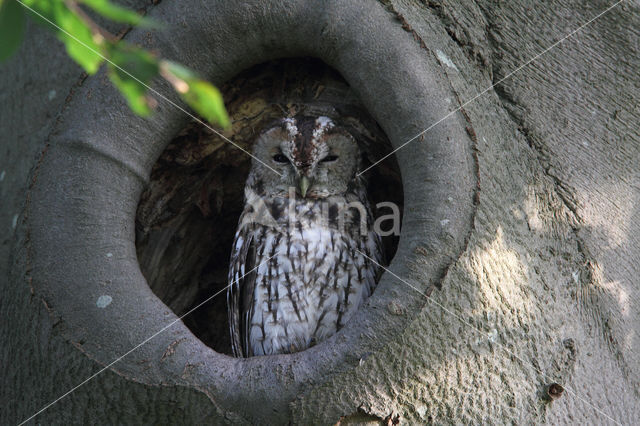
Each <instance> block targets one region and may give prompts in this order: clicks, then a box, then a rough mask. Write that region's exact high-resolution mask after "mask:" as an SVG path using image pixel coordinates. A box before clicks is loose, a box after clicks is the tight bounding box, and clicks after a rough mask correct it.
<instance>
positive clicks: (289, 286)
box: [227, 117, 384, 357]
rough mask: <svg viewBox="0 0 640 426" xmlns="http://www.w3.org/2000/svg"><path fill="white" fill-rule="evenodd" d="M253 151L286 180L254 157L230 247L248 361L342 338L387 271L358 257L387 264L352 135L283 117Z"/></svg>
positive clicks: (235, 340) (240, 344)
mask: <svg viewBox="0 0 640 426" xmlns="http://www.w3.org/2000/svg"><path fill="white" fill-rule="evenodd" d="M254 155H255V156H256V157H257V158H258V159H260V160H261V161H263V162H265V163H267V164H268V165H270V166H272V167H273V168H274V169H276V170H278V171H279V172H280V173H281V174H282V176H278V175H277V174H275V173H274V172H273V171H272V170H269V169H268V168H267V167H265V166H264V165H263V164H261V163H260V162H258V161H255V160H254V162H253V165H252V169H251V172H250V174H249V178H248V179H247V183H246V186H245V208H244V211H243V213H242V215H241V217H240V221H239V224H238V230H237V232H236V237H235V241H234V244H233V248H232V253H231V262H230V269H229V282H230V284H231V285H230V287H229V290H228V293H227V302H228V305H229V323H230V329H231V340H232V345H233V352H234V354H235V355H236V356H245V357H246V356H254V355H268V354H277V353H292V352H297V351H300V350H303V349H306V348H308V347H309V346H311V345H313V344H315V343H317V342H320V341H322V340H324V339H326V338H327V337H329V336H331V335H332V334H334V333H335V332H336V331H337V330H339V329H340V328H342V327H343V326H344V325H345V324H346V322H347V321H348V320H349V318H351V316H352V315H353V313H354V312H355V311H356V310H357V309H358V307H359V306H360V305H361V304H362V303H363V301H364V300H365V299H366V298H367V297H368V296H369V295H370V294H371V292H372V291H373V289H374V287H375V285H376V282H377V278H378V275H379V272H380V268H379V267H378V266H377V265H376V264H375V263H374V262H371V261H370V260H369V259H367V257H366V256H363V255H362V254H361V253H360V252H362V253H364V254H366V255H367V256H369V257H371V258H373V259H375V260H376V262H378V263H383V261H384V255H383V250H382V245H381V241H380V237H379V236H378V235H377V234H376V233H375V232H374V231H373V218H372V214H371V210H370V208H369V203H368V200H367V197H366V189H365V185H364V182H363V180H362V178H359V177H356V172H357V170H358V168H359V165H360V152H359V149H358V146H357V144H356V142H355V140H354V139H353V137H352V136H351V135H350V134H349V133H348V132H347V130H346V129H344V128H342V127H341V126H339V125H336V124H335V123H334V122H333V121H331V120H330V119H328V118H326V117H318V118H311V117H297V118H288V119H284V120H281V121H280V122H278V123H276V124H275V125H274V126H273V127H270V128H269V129H267V130H266V131H265V132H263V133H262V134H261V135H260V136H259V137H258V140H257V141H256V144H255V147H254ZM296 188H297V189H296ZM296 192H297V193H296ZM303 196H304V197H303ZM350 203H352V204H350ZM348 206H352V207H351V208H349V207H348ZM361 215H362V216H363V217H364V224H365V226H364V229H361V228H362V226H361V221H360V217H361ZM254 268H255V270H254ZM252 270H253V271H252ZM245 274H246V275H245Z"/></svg>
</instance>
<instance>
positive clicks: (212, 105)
mask: <svg viewBox="0 0 640 426" xmlns="http://www.w3.org/2000/svg"><path fill="white" fill-rule="evenodd" d="M187 84H188V85H189V90H188V91H187V92H186V93H181V96H182V98H183V99H184V100H185V102H186V103H187V104H189V106H190V107H191V108H193V109H194V110H195V111H196V112H197V113H198V114H200V115H201V116H203V117H204V118H205V119H207V121H209V122H211V123H218V124H220V125H221V126H222V127H225V128H228V127H229V126H230V125H231V122H230V121H229V116H228V115H227V110H226V109H225V108H224V101H223V100H222V94H221V93H220V91H219V90H218V89H216V88H215V87H214V86H213V85H212V84H211V83H209V82H208V81H204V80H190V81H188V82H187Z"/></svg>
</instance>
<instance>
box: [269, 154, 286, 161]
mask: <svg viewBox="0 0 640 426" xmlns="http://www.w3.org/2000/svg"><path fill="white" fill-rule="evenodd" d="M273 161H275V162H276V163H288V162H289V159H288V158H287V157H286V156H285V155H284V154H276V155H274V156H273Z"/></svg>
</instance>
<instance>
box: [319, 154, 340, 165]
mask: <svg viewBox="0 0 640 426" xmlns="http://www.w3.org/2000/svg"><path fill="white" fill-rule="evenodd" d="M337 159H338V156H337V155H327V156H326V157H324V158H323V159H322V160H320V162H321V163H332V162H334V161H336V160H337Z"/></svg>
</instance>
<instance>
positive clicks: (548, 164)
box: [0, 1, 640, 424]
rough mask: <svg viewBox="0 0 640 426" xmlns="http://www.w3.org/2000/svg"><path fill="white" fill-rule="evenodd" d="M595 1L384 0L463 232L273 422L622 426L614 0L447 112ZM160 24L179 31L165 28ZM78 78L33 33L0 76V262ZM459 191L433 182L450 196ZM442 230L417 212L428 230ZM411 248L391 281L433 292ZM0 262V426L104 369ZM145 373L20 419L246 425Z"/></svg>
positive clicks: (624, 60) (629, 33)
mask: <svg viewBox="0 0 640 426" xmlns="http://www.w3.org/2000/svg"><path fill="white" fill-rule="evenodd" d="M165 3H166V2H165ZM608 5H609V3H604V2H603V3H601V4H600V3H598V4H591V3H589V4H587V3H586V2H585V3H584V4H582V3H579V2H576V3H575V4H571V5H561V4H559V3H558V4H555V3H554V4H552V5H548V6H547V7H546V8H544V9H543V10H533V9H530V8H529V5H528V3H527V2H509V3H508V4H505V3H493V2H461V3H456V4H454V5H449V4H446V3H445V4H440V3H438V2H430V3H429V5H424V4H422V3H419V2H413V1H397V2H390V3H388V4H386V5H385V7H386V8H387V12H385V13H388V14H389V15H390V16H395V18H396V21H397V22H396V25H397V26H398V27H399V28H403V29H404V30H405V31H406V37H408V38H410V39H412V40H414V42H415V45H416V46H417V47H419V49H421V51H422V52H423V55H424V56H425V61H429V62H432V63H434V64H438V65H439V68H434V69H436V70H437V71H436V72H437V73H438V75H437V76H436V77H437V79H438V80H439V81H441V82H443V84H445V85H446V86H445V87H443V91H445V92H447V93H451V95H449V96H447V97H446V98H445V99H441V100H438V101H439V102H446V103H447V104H450V110H453V109H455V108H457V107H458V106H459V105H461V104H464V111H465V113H464V116H465V121H466V127H467V129H466V130H467V133H468V136H465V137H468V138H470V139H472V140H475V149H476V152H477V164H478V177H479V185H480V193H479V197H478V200H477V205H476V209H475V219H474V223H473V232H472V234H471V236H470V238H469V240H468V244H467V246H466V249H465V250H464V252H463V253H462V254H461V255H460V256H459V257H456V258H454V259H452V263H451V266H450V267H449V269H448V270H447V272H446V275H445V276H444V277H443V278H442V279H441V289H438V290H435V291H434V292H433V293H432V294H431V298H430V299H429V300H428V301H426V302H424V303H423V304H419V305H415V304H414V305H411V306H408V307H406V306H402V305H397V304H395V303H389V304H388V305H386V306H382V308H383V309H380V310H379V312H378V315H380V316H385V317H397V318H396V319H395V320H393V321H394V322H395V323H398V322H401V323H403V324H405V325H403V327H402V329H401V330H400V332H399V333H397V334H393V335H384V336H373V337H372V338H371V340H372V341H376V339H378V340H380V341H381V342H382V343H383V344H382V345H381V346H379V347H377V348H375V349H374V350H372V351H371V352H370V353H367V354H366V355H367V356H366V357H362V359H361V360H360V359H355V360H353V362H351V363H349V362H347V365H346V366H345V367H344V368H340V369H339V371H336V372H334V373H333V374H328V375H327V376H326V377H325V378H324V380H323V381H321V382H319V381H316V382H312V383H306V384H302V385H301V387H299V388H296V389H298V390H299V392H297V395H296V397H295V398H292V399H291V402H290V403H289V404H288V405H287V406H286V408H285V411H284V412H279V413H274V414H273V419H276V420H280V421H282V420H283V419H290V420H291V421H293V422H294V423H297V422H322V423H330V422H336V421H338V420H339V419H340V418H341V417H343V416H349V415H351V414H355V413H359V414H357V415H358V416H360V419H364V418H365V417H367V416H369V417H368V418H369V419H370V420H374V419H376V418H377V419H385V418H388V417H389V416H391V418H395V416H396V415H399V417H400V419H402V420H405V421H409V422H418V421H420V422H428V421H432V422H435V423H450V422H452V423H461V422H462V423H467V422H471V423H477V422H485V423H508V422H518V423H530V422H536V423H539V422H549V423H565V422H570V423H571V422H576V423H585V422H586V423H607V422H612V420H611V419H610V418H612V419H615V420H616V421H618V422H621V423H625V424H631V423H633V422H634V420H637V419H638V418H639V417H640V412H639V408H638V407H639V406H640V404H639V403H638V402H639V401H638V399H639V397H638V392H639V383H638V371H640V370H639V367H640V365H638V357H637V355H635V350H636V349H637V347H638V342H637V339H638V337H637V328H638V324H639V321H638V319H639V308H638V296H639V290H638V276H640V270H639V269H640V267H639V266H638V265H639V261H640V249H639V247H638V240H637V235H638V227H639V225H638V223H639V219H640V217H639V216H640V215H639V214H638V207H637V206H638V200H639V198H640V195H639V189H638V188H639V187H640V177H639V175H638V164H640V161H639V160H640V155H639V154H640V152H639V138H638V132H637V130H636V129H634V125H635V123H637V122H638V118H640V117H638V116H639V115H640V111H639V110H638V109H637V103H638V99H639V98H640V96H639V89H638V85H639V83H638V76H637V69H639V65H640V63H639V59H638V58H639V55H638V53H639V52H638V51H639V43H638V41H639V37H638V32H637V31H638V30H637V28H639V27H640V26H639V25H638V24H639V22H638V21H639V18H638V14H637V13H638V6H637V5H634V4H631V3H628V2H624V3H623V4H621V5H620V6H618V7H616V8H615V9H614V10H612V11H611V12H610V13H608V14H607V15H605V16H603V17H602V18H601V19H600V20H598V21H596V22H595V23H594V24H593V25H591V26H589V27H587V28H585V29H584V30H583V31H581V32H580V33H579V34H577V35H576V36H575V37H573V38H571V39H569V40H567V41H565V42H563V43H562V44H560V45H559V46H558V48H557V49H554V50H552V51H550V52H549V53H547V54H545V55H544V56H542V57H541V58H540V60H539V61H536V62H535V63H534V64H532V66H530V67H525V68H523V69H521V70H519V71H518V72H517V73H516V74H515V75H513V76H512V77H509V78H508V79H506V80H505V81H503V82H500V84H499V85H498V86H496V88H495V89H491V90H489V91H488V93H486V94H484V95H483V96H480V97H478V98H477V99H475V100H474V101H473V102H470V103H468V104H465V102H466V101H467V100H470V99H472V98H474V97H475V96H476V94H478V93H480V92H481V91H483V90H484V89H486V88H487V87H489V86H490V85H491V84H492V83H495V82H498V81H500V79H501V78H502V77H504V76H507V75H508V74H509V73H510V72H512V71H514V70H516V69H517V67H519V66H520V65H521V64H522V63H524V62H525V61H527V60H528V59H530V58H532V57H534V56H535V55H536V54H538V53H539V52H540V51H541V50H542V49H544V48H545V47H546V46H549V45H551V44H552V43H553V42H555V41H556V40H558V39H559V38H561V37H562V36H563V35H564V34H566V33H568V32H569V31H572V30H573V29H575V28H577V27H578V26H580V25H582V24H583V23H585V22H587V21H588V20H589V19H591V18H592V17H593V16H595V15H596V14H597V13H599V12H600V11H602V10H604V9H605V8H606V7H607V6H608ZM380 7H382V6H380ZM175 22H181V19H180V17H179V16H176V17H175ZM48 67H49V68H48ZM78 77H79V72H78V71H77V68H75V67H74V66H73V65H71V64H70V63H69V62H68V60H67V59H66V58H65V57H64V55H62V54H61V49H60V47H59V46H57V45H56V44H55V42H53V41H52V39H51V37H50V36H48V35H44V34H43V33H42V32H41V31H38V30H37V29H33V31H32V32H31V33H30V35H29V39H28V40H27V43H26V44H25V46H23V48H22V50H21V52H20V55H19V56H18V57H16V58H14V59H12V61H11V62H9V63H7V64H3V65H2V78H0V85H1V86H0V87H1V88H2V90H1V91H0V93H2V97H3V98H4V102H2V107H1V108H2V113H1V114H0V124H1V128H2V129H3V132H2V143H1V144H0V149H1V150H2V151H0V152H3V155H2V156H1V157H0V173H2V171H4V172H5V173H4V179H3V180H2V182H0V194H1V196H2V198H1V199H2V208H1V209H0V219H1V220H2V223H3V224H4V225H3V226H4V227H5V229H6V231H7V233H6V235H7V236H6V237H3V241H2V245H1V246H0V255H2V256H1V257H2V258H3V259H9V257H10V255H13V256H12V259H13V261H14V262H15V263H16V264H17V265H19V264H20V263H21V262H24V258H25V253H24V252H21V251H20V250H19V248H20V247H24V245H25V244H27V245H28V244H29V241H25V239H27V238H28V235H27V234H24V233H23V234H19V235H18V237H17V238H18V240H17V241H16V242H15V243H13V242H12V240H13V237H12V234H13V228H14V226H13V223H14V220H17V219H14V218H16V217H17V216H16V215H18V214H19V213H20V212H21V211H22V209H23V206H24V203H25V198H26V194H27V188H28V185H31V184H32V183H33V182H34V180H33V179H34V178H35V177H36V176H35V174H34V173H32V175H31V180H29V179H28V176H29V171H30V169H31V168H32V167H33V166H34V165H35V164H36V162H37V161H38V158H40V152H41V151H42V149H43V147H44V141H45V140H46V139H47V137H48V135H49V133H50V132H51V130H52V128H53V126H54V124H55V120H56V118H57V117H58V114H59V112H60V111H62V110H64V108H65V106H66V105H71V106H70V107H72V106H73V102H74V100H73V96H71V103H69V104H68V103H67V102H65V98H66V97H67V93H68V92H69V91H70V90H71V91H75V90H78V89H77V84H80V85H81V86H82V84H83V83H82V80H80V81H78ZM397 78H398V79H401V78H406V76H401V75H399V76H397ZM52 90H55V93H53V92H51V91H52ZM79 90H80V92H81V93H82V87H80V89H79ZM84 93H86V92H84ZM421 101H422V102H425V100H424V99H422V100H421ZM426 101H428V100H426ZM76 102H77V100H76ZM106 113H108V112H106ZM442 113H443V114H442V115H443V116H444V115H445V114H446V113H447V110H443V111H442ZM34 124H35V125H34ZM411 124H412V125H415V126H418V127H420V126H421V127H424V128H426V127H428V125H430V124H431V123H411ZM385 130H387V129H385ZM387 131H388V130H387ZM428 141H429V139H427V142H428ZM421 143H422V144H425V142H421V141H416V142H415V144H416V145H414V146H411V145H410V146H408V147H407V148H405V150H407V151H406V153H405V154H404V155H407V156H410V155H411V154H415V153H416V152H417V150H418V145H419V144H421ZM421 149H422V148H421ZM403 173H404V171H403ZM51 184H53V183H51ZM460 190H464V188H457V187H453V188H451V191H452V195H453V197H455V196H456V191H460ZM453 197H452V198H453ZM452 215H455V213H454V212H452ZM447 220H449V218H448V217H447V216H446V215H443V217H437V218H433V221H434V222H435V223H437V224H439V225H440V224H442V227H443V230H442V235H444V236H445V237H446V236H447V229H446V225H447V223H448V222H447ZM17 225H18V226H17V227H18V228H19V227H20V226H21V224H17ZM454 236H455V235H454ZM11 247H15V248H18V249H12V248H11ZM429 249H431V250H432V251H434V250H436V249H437V247H427V249H426V250H425V249H424V248H422V247H421V246H420V245H416V246H414V247H412V250H413V252H414V253H413V255H412V256H413V257H411V264H410V265H409V267H408V268H407V269H406V270H405V271H404V273H403V274H401V275H402V278H403V279H404V280H406V281H407V282H408V283H410V284H411V285H419V286H424V285H426V284H427V283H428V282H429V281H430V280H432V279H433V277H432V276H430V274H427V275H428V276H425V265H427V264H428V263H429V262H430V259H431V257H432V253H430V251H429ZM63 255H64V253H62V254H61V256H63ZM405 255H406V253H405ZM35 256H37V254H35ZM398 256H402V253H399V255H398ZM7 266H8V265H7V263H6V262H5V261H4V260H3V262H2V264H1V265H0V267H1V268H3V269H2V270H1V271H2V274H0V276H1V277H2V278H1V279H2V280H3V282H2V284H3V293H2V299H1V305H0V309H1V313H2V318H3V322H2V331H1V333H2V342H3V345H2V351H1V352H0V353H1V356H2V366H3V372H2V386H1V390H0V392H1V400H2V401H3V404H4V407H5V408H6V409H3V410H2V423H7V422H9V423H15V422H17V421H20V420H21V419H24V418H26V417H28V416H29V415H30V414H32V413H34V412H35V411H37V410H38V409H39V408H40V407H42V406H44V405H45V404H46V403H48V402H50V401H52V400H53V399H55V398H56V397H58V396H60V395H61V394H62V393H63V392H65V391H66V390H68V389H71V388H72V387H73V386H75V385H77V384H78V383H80V382H81V381H82V380H84V379H85V378H87V377H89V376H90V375H91V374H92V373H93V372H95V371H97V370H98V369H99V368H100V365H101V363H102V364H104V363H105V362H107V361H106V360H105V359H100V358H99V357H97V358H98V359H97V361H94V360H92V357H95V348H94V349H92V350H90V351H89V352H87V355H85V352H83V345H84V344H85V342H84V341H82V340H80V341H78V340H75V341H74V340H73V339H70V338H69V336H70V335H73V334H74V333H76V334H77V333H78V331H77V330H75V329H73V327H70V326H69V323H68V321H66V320H65V319H64V318H63V319H62V320H60V318H59V316H58V315H57V312H59V310H61V309H63V308H61V307H59V306H51V305H48V304H47V303H46V301H45V300H44V299H43V297H42V295H41V294H39V292H38V290H37V289H35V290H32V288H30V283H29V282H28V281H27V280H26V279H25V277H24V276H22V275H16V274H15V273H14V275H12V276H10V277H9V278H8V279H6V278H5V277H8V273H6V272H5V268H7ZM24 267H25V265H22V269H26V271H25V272H30V271H29V265H26V268H24ZM22 269H21V267H14V268H13V270H14V271H20V270H22ZM387 279H389V277H387ZM389 285H390V286H391V282H390V283H389ZM393 285H394V286H395V287H394V288H393V291H394V292H396V293H397V294H399V295H401V296H405V295H406V296H407V297H408V296H409V295H412V297H413V296H415V295H413V294H412V290H411V289H410V288H409V287H407V286H406V285H405V284H403V283H402V282H400V281H398V280H393ZM45 299H46V298H45ZM50 312H51V313H50ZM87 327H88V328H90V326H89V325H88V326H87ZM478 330H480V331H478ZM80 334H81V333H80ZM121 349H122V350H121V352H124V351H126V349H128V348H127V347H126V346H123V348H121ZM160 355H162V354H160ZM151 356H154V354H153V353H152V354H151ZM105 358H107V359H108V357H105ZM309 362H311V361H309ZM154 368H155V367H154ZM143 369H144V366H143V367H141V370H143ZM185 372H186V373H187V374H188V371H186V370H185ZM128 373H129V376H128V375H127V374H128ZM165 373H167V371H164V370H162V368H160V369H156V370H154V374H155V375H156V380H155V381H156V384H154V385H150V384H144V383H138V382H136V381H132V380H131V379H130V374H131V372H123V371H121V370H118V368H117V367H116V368H114V369H113V371H107V372H105V373H103V374H102V375H100V376H98V377H96V378H95V379H93V380H91V381H90V382H88V383H87V384H86V385H84V386H83V387H82V388H81V389H80V390H78V391H77V392H74V393H73V394H71V395H70V396H69V397H67V398H65V399H63V400H62V401H60V402H59V403H58V404H56V405H54V406H52V407H51V408H50V409H49V410H47V411H46V412H45V413H43V414H42V415H41V417H39V418H38V419H37V421H39V422H43V423H68V422H78V423H80V422H85V423H86V422H96V423H114V422H120V423H154V422H167V421H170V422H173V423H199V422H203V421H208V422H212V423H216V422H220V421H223V420H226V421H246V420H247V419H252V416H251V414H248V413H247V412H245V410H246V408H245V409H243V408H242V407H235V409H230V408H229V407H232V408H233V404H229V402H228V401H221V400H220V399H218V398H216V397H214V396H212V393H211V391H210V390H209V391H207V390H206V389H204V387H201V388H200V390H194V389H193V388H190V387H189V386H185V385H184V384H179V383H169V380H167V379H166V377H164V376H163V374H165ZM128 377H129V378H128ZM293 381H295V380H293ZM551 382H558V383H561V384H563V385H564V386H565V388H566V389H567V391H566V392H565V393H564V395H563V396H562V397H561V398H560V399H559V400H557V401H554V402H553V403H547V402H545V401H544V400H543V398H542V397H541V394H542V393H543V392H544V390H545V387H546V386H547V385H548V384H549V383H551ZM289 385H291V386H293V385H296V386H298V384H294V383H291V384H287V383H284V384H282V386H283V389H281V390H279V389H277V387H276V386H274V387H272V389H271V390H272V392H274V395H269V394H268V393H265V394H264V400H263V401H262V403H263V404H264V406H263V407H255V408H256V409H257V408H261V409H262V411H263V412H264V411H265V410H264V407H269V406H270V405H269V404H270V403H271V401H270V398H271V397H274V398H275V393H277V392H282V393H286V392H287V389H286V387H287V386H289ZM258 386H259V384H258ZM254 402H255V401H254ZM265 418H266V417H263V419H265ZM345 421H346V419H345Z"/></svg>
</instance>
